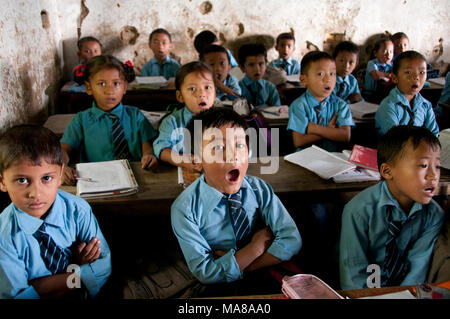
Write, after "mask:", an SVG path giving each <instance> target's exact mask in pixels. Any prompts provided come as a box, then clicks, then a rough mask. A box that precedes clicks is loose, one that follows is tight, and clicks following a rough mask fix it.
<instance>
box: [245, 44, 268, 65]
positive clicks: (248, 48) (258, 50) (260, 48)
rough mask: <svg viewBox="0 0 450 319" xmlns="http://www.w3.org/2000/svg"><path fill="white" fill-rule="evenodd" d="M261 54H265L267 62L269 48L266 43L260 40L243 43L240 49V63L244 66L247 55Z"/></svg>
mask: <svg viewBox="0 0 450 319" xmlns="http://www.w3.org/2000/svg"><path fill="white" fill-rule="evenodd" d="M260 55H263V56H264V58H265V60H266V62H267V49H266V47H265V46H264V44H262V43H258V42H255V43H246V44H243V45H242V46H241V47H240V48H239V50H238V60H239V64H240V65H241V66H244V65H245V61H246V60H247V57H249V56H260Z"/></svg>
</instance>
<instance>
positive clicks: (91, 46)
mask: <svg viewBox="0 0 450 319" xmlns="http://www.w3.org/2000/svg"><path fill="white" fill-rule="evenodd" d="M77 47H78V52H77V55H78V58H79V60H80V63H79V64H78V65H76V66H75V67H74V68H73V69H72V72H71V74H70V80H72V81H74V80H75V73H76V70H77V67H80V65H83V64H86V63H87V61H88V60H89V59H90V58H92V57H94V56H97V55H101V54H102V49H103V47H102V44H101V43H100V41H99V40H98V39H97V38H94V37H84V38H81V39H80V40H78V42H77Z"/></svg>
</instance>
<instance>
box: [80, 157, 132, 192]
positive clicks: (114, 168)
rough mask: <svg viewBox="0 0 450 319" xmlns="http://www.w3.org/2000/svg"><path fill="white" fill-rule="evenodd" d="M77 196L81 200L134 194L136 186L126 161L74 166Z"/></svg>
mask: <svg viewBox="0 0 450 319" xmlns="http://www.w3.org/2000/svg"><path fill="white" fill-rule="evenodd" d="M76 170H77V177H78V178H90V179H91V181H86V180H78V181H77V196H80V197H83V198H94V197H111V196H121V195H129V194H134V193H136V192H137V191H138V184H137V182H136V179H135V177H134V174H133V171H132V169H131V166H130V163H129V162H128V160H114V161H105V162H94V163H78V164H76Z"/></svg>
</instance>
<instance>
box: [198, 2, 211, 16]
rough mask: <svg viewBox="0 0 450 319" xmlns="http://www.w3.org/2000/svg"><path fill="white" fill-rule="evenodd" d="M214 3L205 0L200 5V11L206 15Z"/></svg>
mask: <svg viewBox="0 0 450 319" xmlns="http://www.w3.org/2000/svg"><path fill="white" fill-rule="evenodd" d="M212 8H213V5H212V3H211V2H209V1H205V2H203V3H202V4H201V5H200V13H201V14H203V15H205V14H208V13H210V12H211V11H212Z"/></svg>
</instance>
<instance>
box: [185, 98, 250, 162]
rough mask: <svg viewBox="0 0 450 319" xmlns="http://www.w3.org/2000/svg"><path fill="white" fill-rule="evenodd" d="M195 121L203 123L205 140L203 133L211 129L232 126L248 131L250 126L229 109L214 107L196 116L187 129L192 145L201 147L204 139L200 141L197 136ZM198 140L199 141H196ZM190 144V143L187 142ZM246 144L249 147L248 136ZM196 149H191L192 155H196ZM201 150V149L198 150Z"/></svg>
mask: <svg viewBox="0 0 450 319" xmlns="http://www.w3.org/2000/svg"><path fill="white" fill-rule="evenodd" d="M195 121H201V129H202V134H201V137H202V138H203V132H204V131H205V130H207V129H209V128H218V129H219V128H221V127H223V126H225V125H229V124H231V127H237V128H238V127H240V128H242V129H244V131H245V130H247V128H248V125H247V122H246V121H245V120H244V118H243V117H242V116H240V115H239V114H238V113H236V112H235V111H234V110H233V109H231V108H229V107H220V106H219V107H212V108H210V109H208V110H205V111H202V112H200V113H199V114H196V115H195V116H194V117H193V118H192V119H191V120H190V121H189V123H188V124H187V126H186V129H187V130H188V131H189V133H190V135H191V140H190V142H191V145H192V146H194V145H201V143H202V138H200V139H198V134H197V135H196V134H195ZM195 138H197V140H196V139H195ZM186 142H188V141H186ZM246 143H247V146H248V136H246ZM194 149H195V147H191V153H192V154H193V153H194ZM197 149H201V148H197Z"/></svg>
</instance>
